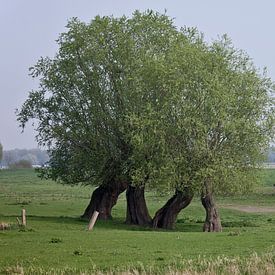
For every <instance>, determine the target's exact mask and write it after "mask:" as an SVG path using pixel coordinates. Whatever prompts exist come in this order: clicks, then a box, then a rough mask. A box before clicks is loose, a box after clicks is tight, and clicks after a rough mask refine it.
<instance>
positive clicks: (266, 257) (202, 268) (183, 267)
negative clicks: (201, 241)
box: [0, 251, 275, 275]
mask: <svg viewBox="0 0 275 275" xmlns="http://www.w3.org/2000/svg"><path fill="white" fill-rule="evenodd" d="M0 271H1V273H3V274H20V275H27V274H37V275H40V274H41V275H42V274H43V275H44V274H46V275H56V274H57V275H65V274H66V275H67V274H81V275H88V274H98V275H99V274H107V275H115V274H117V275H126V274H130V275H145V274H168V275H170V274H186V275H220V274H224V275H239V274H246V275H256V274H257V275H261V274H265V275H274V274H275V254H274V251H272V252H270V253H266V254H263V255H261V256H259V255H258V254H256V253H254V254H253V255H251V256H250V257H249V258H238V257H237V258H236V257H235V258H229V257H226V256H219V257H216V258H205V257H198V258H197V259H190V260H186V259H182V260H181V261H178V260H177V261H176V262H175V263H171V265H169V266H167V267H162V268H160V267H156V266H154V265H149V266H144V265H143V264H142V263H139V264H137V265H135V266H125V267H124V268H123V267H118V268H112V270H100V269H98V268H97V267H96V265H92V266H91V268H90V269H77V268H61V269H58V268H42V267H37V266H29V267H27V268H24V266H21V265H16V266H11V267H7V268H5V269H3V270H0Z"/></svg>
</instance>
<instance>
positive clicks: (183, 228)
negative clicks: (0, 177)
mask: <svg viewBox="0 0 275 275" xmlns="http://www.w3.org/2000/svg"><path fill="white" fill-rule="evenodd" d="M0 217H1V218H9V219H10V218H14V220H15V221H16V218H17V217H18V215H0ZM28 220H29V223H31V221H37V222H45V223H47V222H48V223H52V224H57V226H58V225H60V224H63V225H64V224H68V225H81V226H83V227H86V228H87V227H88V222H89V221H88V220H86V219H82V218H81V217H72V216H39V215H28V217H27V223H28ZM95 228H97V229H100V228H102V229H105V230H106V229H110V230H127V231H151V232H201V231H202V224H201V223H192V222H184V223H183V222H182V221H180V220H179V222H178V223H177V224H176V227H175V229H171V230H165V229H154V228H151V227H149V226H148V227H144V226H137V225H129V224H126V223H125V220H124V218H120V217H115V218H113V219H111V220H98V221H96V224H95Z"/></svg>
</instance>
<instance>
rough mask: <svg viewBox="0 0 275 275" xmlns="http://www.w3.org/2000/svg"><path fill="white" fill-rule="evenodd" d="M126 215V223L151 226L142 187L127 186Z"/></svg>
mask: <svg viewBox="0 0 275 275" xmlns="http://www.w3.org/2000/svg"><path fill="white" fill-rule="evenodd" d="M126 198H127V214H126V223H127V224H136V225H142V226H146V225H151V221H152V218H151V217H150V215H149V211H148V208H147V205H146V201H145V196H144V187H143V186H142V187H138V186H137V187H135V186H131V185H129V186H128V188H127V192H126Z"/></svg>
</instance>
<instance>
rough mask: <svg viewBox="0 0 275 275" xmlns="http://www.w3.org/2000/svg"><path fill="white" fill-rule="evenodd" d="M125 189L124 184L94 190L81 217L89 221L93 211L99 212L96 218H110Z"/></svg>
mask: <svg viewBox="0 0 275 275" xmlns="http://www.w3.org/2000/svg"><path fill="white" fill-rule="evenodd" d="M126 188H127V184H125V183H119V184H118V183H116V184H115V183H114V184H110V185H102V186H99V187H98V188H96V189H95V190H94V192H93V193H92V196H91V200H90V203H89V205H88V206H87V208H86V209H85V211H84V213H83V215H82V216H81V217H82V218H84V219H90V218H91V217H92V215H93V213H94V211H98V212H99V216H98V218H99V219H101V220H108V219H111V218H112V215H111V211H112V208H113V206H114V205H115V204H116V202H117V199H118V196H119V195H120V194H121V193H122V192H124V191H125V190H126Z"/></svg>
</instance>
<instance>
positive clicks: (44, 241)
mask: <svg viewBox="0 0 275 275" xmlns="http://www.w3.org/2000/svg"><path fill="white" fill-rule="evenodd" d="M262 174H263V177H262V185H261V186H259V187H258V188H257V190H256V191H255V192H254V193H253V194H249V195H245V196H235V197H233V198H232V197H218V198H217V204H218V206H219V211H220V213H221V219H222V226H223V232H222V233H203V232H202V225H203V221H204V216H205V213H204V209H203V208H202V206H201V204H200V201H199V198H195V199H194V200H193V202H192V203H191V205H190V206H189V207H188V208H186V209H185V210H184V211H182V212H181V214H180V216H179V217H178V221H177V225H176V229H175V230H173V231H163V230H157V231H156V230H152V229H150V228H140V227H136V226H129V225H126V224H124V219H125V213H126V200H125V196H124V195H122V196H121V197H120V199H119V201H118V203H117V205H116V206H115V207H114V209H113V212H112V213H113V220H111V221H97V222H96V225H95V228H94V230H93V231H92V232H88V231H87V221H83V220H81V219H80V218H79V217H80V215H81V214H82V213H83V211H84V209H85V207H86V206H87V204H88V202H89V199H90V195H91V192H92V188H91V187H89V186H85V187H83V186H67V185H62V184H57V183H55V182H52V181H45V180H41V179H39V178H37V176H36V174H35V173H34V171H33V170H28V169H25V170H3V171H0V223H1V222H5V223H9V224H11V228H9V229H7V230H0V273H3V274H46V273H48V274H80V273H82V274H94V273H97V272H106V273H108V272H109V273H110V272H122V271H127V272H132V273H136V274H138V273H142V272H146V273H153V274H154V273H165V272H167V273H170V274H173V272H175V271H177V270H178V271H186V270H187V271H190V273H189V274H192V273H191V272H195V271H196V272H199V273H200V272H204V271H206V270H208V271H209V268H210V271H211V270H212V271H213V273H215V272H218V273H219V272H220V273H223V272H225V273H226V272H228V273H230V272H231V273H232V272H233V271H230V270H231V268H234V267H235V268H236V270H239V272H240V273H243V272H247V270H248V272H252V271H251V270H254V271H256V272H257V270H258V271H259V272H260V271H263V270H269V272H271V273H266V274H273V273H272V272H275V246H274V245H275V187H274V186H273V185H274V183H275V170H272V169H268V170H264V171H263V172H262ZM146 195H147V201H148V207H149V210H150V213H151V215H153V214H154V212H155V211H156V210H157V209H158V208H159V207H161V206H162V205H163V204H164V203H165V201H166V200H167V198H168V196H161V195H159V194H156V193H154V192H148V193H147V194H146ZM22 208H25V209H26V212H27V227H26V228H25V229H24V228H19V227H18V225H17V222H16V217H19V216H20V213H21V209H22ZM249 263H250V264H249ZM258 265H259V266H258ZM247 268H248V269H247ZM251 268H252V269H251ZM253 268H254V269H253ZM251 274H253V272H252V273H251Z"/></svg>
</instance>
